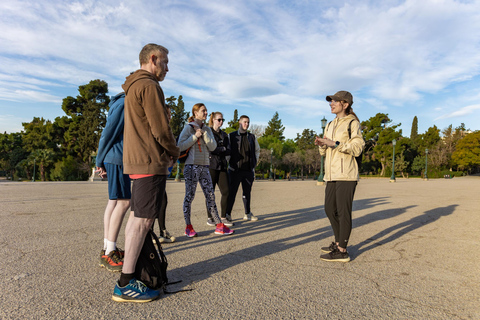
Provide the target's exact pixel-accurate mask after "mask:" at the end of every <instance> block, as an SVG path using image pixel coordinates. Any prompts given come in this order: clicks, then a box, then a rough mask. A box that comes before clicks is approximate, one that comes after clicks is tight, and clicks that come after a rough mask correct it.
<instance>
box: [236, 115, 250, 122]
mask: <svg viewBox="0 0 480 320" xmlns="http://www.w3.org/2000/svg"><path fill="white" fill-rule="evenodd" d="M242 119H248V120H250V118H249V117H248V116H246V115H242V116H240V119H238V122H240V121H242Z"/></svg>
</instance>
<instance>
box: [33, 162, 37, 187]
mask: <svg viewBox="0 0 480 320" xmlns="http://www.w3.org/2000/svg"><path fill="white" fill-rule="evenodd" d="M36 161H37V159H33V177H32V182H35V165H36Z"/></svg>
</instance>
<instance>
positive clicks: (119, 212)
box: [107, 199, 130, 242]
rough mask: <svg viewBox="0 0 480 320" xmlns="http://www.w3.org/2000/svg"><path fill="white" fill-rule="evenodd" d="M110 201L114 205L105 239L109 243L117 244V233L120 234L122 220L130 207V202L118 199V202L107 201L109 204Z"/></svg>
mask: <svg viewBox="0 0 480 320" xmlns="http://www.w3.org/2000/svg"><path fill="white" fill-rule="evenodd" d="M110 201H116V205H115V208H114V209H113V212H112V213H111V216H110V225H109V227H108V230H107V239H108V240H109V241H113V242H117V238H118V233H119V232H120V228H121V226H122V222H123V218H124V217H125V213H126V212H127V210H128V208H129V207H130V200H129V199H118V200H109V202H110ZM107 207H108V206H107Z"/></svg>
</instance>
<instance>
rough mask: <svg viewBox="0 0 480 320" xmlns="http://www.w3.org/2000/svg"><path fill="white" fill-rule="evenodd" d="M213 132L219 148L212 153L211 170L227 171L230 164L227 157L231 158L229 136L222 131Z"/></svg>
mask: <svg viewBox="0 0 480 320" xmlns="http://www.w3.org/2000/svg"><path fill="white" fill-rule="evenodd" d="M212 132H213V136H214V137H215V141H217V147H216V148H215V150H213V151H211V152H210V169H213V170H220V171H227V168H228V164H227V159H226V156H229V155H230V153H231V149H230V141H229V139H228V134H226V133H225V131H223V130H221V129H220V131H219V132H216V131H215V130H213V129H212Z"/></svg>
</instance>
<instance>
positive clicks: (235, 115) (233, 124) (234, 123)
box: [228, 109, 240, 131]
mask: <svg viewBox="0 0 480 320" xmlns="http://www.w3.org/2000/svg"><path fill="white" fill-rule="evenodd" d="M228 126H229V127H230V128H232V129H234V130H232V131H236V130H238V128H239V126H240V125H239V124H238V110H237V109H235V111H233V119H232V121H229V122H228Z"/></svg>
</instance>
